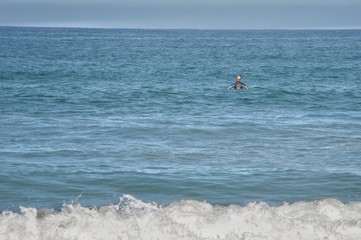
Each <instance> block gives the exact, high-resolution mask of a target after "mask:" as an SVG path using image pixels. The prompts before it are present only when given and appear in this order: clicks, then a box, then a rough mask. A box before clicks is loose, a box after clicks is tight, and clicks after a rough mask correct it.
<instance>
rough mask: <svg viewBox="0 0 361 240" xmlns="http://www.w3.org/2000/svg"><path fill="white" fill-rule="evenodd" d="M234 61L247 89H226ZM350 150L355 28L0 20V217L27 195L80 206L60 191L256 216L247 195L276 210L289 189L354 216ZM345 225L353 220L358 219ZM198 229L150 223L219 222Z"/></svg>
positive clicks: (90, 200)
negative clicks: (90, 25) (17, 23)
mask: <svg viewBox="0 0 361 240" xmlns="http://www.w3.org/2000/svg"><path fill="white" fill-rule="evenodd" d="M236 74H242V76H243V81H244V82H245V83H246V84H247V85H248V87H249V89H247V90H241V91H235V90H227V88H228V86H229V85H231V84H232V83H233V82H234V77H235V76H236ZM360 156H361V31H360V30H343V31H336V30H332V31H316V30H315V31H201V30H124V29H123V30H121V29H118V30H116V29H109V30H105V29H103V30H102V29H62V28H59V29H56V28H4V27H2V28H0V163H1V170H0V213H1V212H2V211H4V213H3V214H2V215H0V216H1V218H0V222H2V223H3V224H8V225H14V224H15V223H13V222H11V223H10V218H11V217H10V215H11V216H16V217H18V218H21V217H23V218H24V216H26V215H27V214H29V211H30V212H31V211H33V210H32V209H33V208H34V209H35V210H34V211H39V209H56V211H58V210H59V209H62V214H65V213H64V211H65V212H66V211H70V210H69V209H68V210H64V209H65V208H72V209H73V208H76V207H77V205H73V204H70V203H71V202H72V201H73V202H74V201H75V202H77V203H79V204H80V205H79V206H78V208H79V209H81V210H82V211H95V210H90V209H88V208H86V207H90V206H97V207H98V208H100V207H109V208H110V207H115V206H116V207H117V209H116V210H114V211H116V212H119V211H120V212H122V211H123V210H122V211H121V210H119V206H123V205H124V204H125V205H127V206H128V205H129V202H132V204H135V203H137V204H138V205H137V206H139V204H140V205H142V204H144V206H145V205H146V204H147V202H154V204H151V206H150V207H149V206H148V205H146V206H147V207H144V206H143V205H142V206H143V207H141V209H144V208H146V209H148V208H149V209H153V207H154V208H157V211H162V214H165V215H166V216H167V217H169V215H167V214H166V213H164V211H166V210H169V209H170V208H171V207H175V208H177V209H178V208H181V207H183V205H184V204H185V205H187V204H188V205H187V206H188V208H187V207H185V208H186V209H188V210H189V208H190V206H191V207H194V208H195V209H201V208H202V207H204V208H206V209H209V208H212V209H213V210H212V211H213V212H214V211H216V210H215V209H214V208H222V211H224V212H222V213H223V214H225V215H227V213H226V212H227V211H231V209H230V208H232V207H236V208H238V209H240V211H245V209H248V210H249V211H250V214H255V216H258V217H260V218H261V219H263V218H264V214H258V212H259V211H260V210H257V209H256V210H254V209H249V208H252V206H253V207H257V208H261V209H262V208H263V207H265V208H267V211H270V212H272V213H273V212H274V211H276V210H277V211H280V212H282V214H285V215H287V214H289V212H290V211H293V210H292V209H291V210H290V209H287V210H284V209H283V208H285V205H284V202H286V203H290V204H293V205H290V206H292V207H293V208H294V209H296V210H297V211H299V212H302V213H303V214H306V213H307V211H306V210H305V209H303V208H300V207H298V205H300V206H303V207H304V206H305V205H304V204H306V208H307V206H308V207H309V208H310V209H313V213H314V214H315V215H316V216H317V217H319V218H322V216H323V215H322V214H323V213H324V212H327V211H323V210H322V209H321V210H319V208H317V206H319V205H317V204H321V205H322V204H323V205H322V206H325V207H326V209H331V208H332V209H337V210H338V211H340V212H343V213H345V214H346V215H347V216H346V218H347V219H351V220H355V219H356V220H357V219H361V157H360ZM124 194H127V195H125V197H122V196H123V195H124ZM119 198H121V200H119ZM181 200H186V201H185V202H184V201H181ZM204 201H205V202H207V203H205V202H204ZM302 201H306V203H303V205H302ZM252 202H257V203H252ZM118 203H119V204H118ZM208 203H210V204H211V205H206V204H208ZM63 204H65V205H64V206H63ZM114 204H115V205H114ZM163 204H165V205H166V206H167V207H159V206H158V205H163ZM202 204H203V205H202ZM230 204H231V205H230ZM233 204H235V205H233ZM252 204H255V205H252ZM135 205H136V204H135ZM198 205H202V206H201V207H200V206H198ZM204 205H206V206H204ZM20 206H22V207H25V210H24V208H22V212H23V213H22V214H20V215H18V213H17V212H19V211H20V208H19V207H20ZM62 206H63V207H62ZM132 206H133V205H132ZM222 206H223V207H222ZM287 206H288V205H287ZM133 207H134V206H133ZM346 208H347V211H349V212H350V214H347V211H346V210H345V209H346ZM79 209H78V210H79ZM122 209H123V208H122ZM127 209H128V210H129V207H128V208H127ZM137 209H138V208H137ZM149 209H148V210H149ZM270 209H271V210H270ZM274 209H276V210H274ZM317 209H318V210H319V211H318V210H317ZM8 210H9V211H8ZM128 210H127V211H126V212H127V214H128V215H132V211H130V210H129V211H130V213H129V211H128ZM138 210H139V209H138ZM148 210H147V211H148ZM178 210H179V209H178ZM233 210H234V209H233ZM248 210H247V211H248ZM296 210H294V211H296ZM49 211H50V210H49ZM72 211H74V209H73V210H72ZM72 211H70V212H71V213H72V214H74V212H72ZM149 211H150V210H149ZM184 211H185V210H184V209H183V210H182V211H181V210H179V211H178V213H183V212H184ZM236 212H237V211H236ZM331 212H332V211H331ZM100 213H102V212H101V211H98V210H97V211H96V212H95V213H94V214H100ZM318 213H319V214H318ZM9 214H10V215H9ZM59 214H60V213H58V215H56V216H57V217H59V218H61V219H62V220H64V219H63V218H62V217H60V216H59ZM82 214H85V213H81V214H80V213H78V215H76V214H75V215H76V216H78V217H79V216H83V215H82ZM127 214H126V215H127ZM143 214H145V213H143ZM234 214H235V213H234ZM257 214H258V215H257ZM332 214H334V212H332ZM36 215H39V213H35V215H34V216H36ZM45 215H47V214H45ZM115 215H116V216H118V215H120V216H121V217H124V212H122V213H121V214H119V213H117V214H115ZM115 215H112V216H113V217H114V216H115ZM128 215H127V216H128ZM133 215H136V216H138V215H137V214H135V213H134V214H133ZM133 215H132V216H133ZM145 215H146V214H145ZM291 215H292V216H295V215H294V214H291ZM147 216H148V215H147ZM172 216H173V215H172ZM194 216H196V217H199V216H201V213H199V212H195V213H194ZM230 216H231V215H229V217H230ZM232 216H233V215H232ZM234 216H235V217H236V216H240V215H234ZM278 216H279V215H278ZM332 216H334V215H332ZM332 216H331V217H329V218H330V219H331V220H333V218H332ZM38 217H39V216H38ZM218 217H219V215H217V217H214V218H216V219H219V218H218ZM21 219H22V218H21ZM26 219H28V218H25V220H24V219H23V221H25V222H26V221H27V220H26ZM107 219H108V220H109V217H107ZM175 219H178V220H179V219H182V218H181V217H175ZM270 219H274V216H273V217H270ZM301 219H303V220H304V219H307V217H305V218H302V217H301ZM322 219H323V218H322ZM283 220H285V218H283ZM343 220H344V219H343ZM351 220H350V221H351ZM14 221H15V220H14ZM54 221H55V220H54ZM114 221H115V222H114V226H113V227H116V226H117V225H116V224H117V223H123V225H124V221H123V222H122V221H120V220H119V221H118V220H114ZM287 221H288V220H287ZM295 221H296V220H295ZM322 221H323V220H322ZM358 221H359V220H358ZM15 222H16V223H18V224H22V223H21V221H20V220H16V221H15ZM173 222H174V221H173ZM188 222H192V221H188ZM296 222H297V221H296ZM343 223H344V221H343ZM350 224H351V225H350V226H349V225H347V226H348V227H350V228H351V229H356V230H357V231H359V232H356V233H357V234H358V233H360V234H361V230H360V225H359V223H357V222H356V223H355V222H354V223H353V224H354V225H352V223H350ZM123 225H122V226H123ZM226 225H227V223H226V224H225V225H224V226H223V228H219V229H222V231H223V230H224V231H225V232H226V230H225V229H226V228H225V226H226ZM229 226H230V225H229ZM292 226H294V225H292ZM318 226H322V224H321V223H320V224H319V225H318ZM158 227H159V226H158ZM278 227H279V228H284V229H288V227H287V226H286V225H282V226H278ZM45 228H46V227H45ZM138 228H139V229H143V230H144V229H148V227H144V228H142V227H141V226H140V225H138ZM153 228H155V229H157V227H156V226H155V227H154V226H153ZM345 228H346V226H345ZM19 229H20V228H19ZM175 229H176V230H175V232H177V233H178V234H179V233H183V232H182V231H181V229H180V228H177V227H176V228H175ZM198 229H200V228H198ZM315 229H316V228H315ZM87 230H88V232H89V231H90V229H87ZM148 230H149V229H148ZM158 230H159V228H158ZM356 230H352V231H351V230H350V232H351V233H354V232H355V231H356ZM9 231H10V230H9V228H5V227H3V228H1V227H0V236H2V234H3V236H5V237H6V238H5V239H15V238H12V237H11V236H12V235H11V234H10V233H9ZM39 231H40V230H39ZM124 231H126V230H124ZM149 231H150V230H149ZM222 231H221V232H222ZM299 231H300V230H299ZM315 231H317V229H316V230H315ZM17 232H18V233H19V232H21V231H17ZM40 232H41V231H40ZM85 232H87V231H85ZM108 232H109V231H108ZM128 232H129V229H128ZM130 232H131V231H130ZM158 232H159V231H158ZM201 232H202V234H203V235H202V234H198V235H197V234H196V233H194V232H193V235H189V234H188V233H184V234H183V235H177V236H168V235H167V236H166V237H164V236H163V235H162V236H160V235H157V237H150V238H151V239H156V238H159V239H167V238H168V239H170V238H173V239H183V238H181V236H185V238H184V239H192V237H194V239H204V238H205V239H208V238H211V237H214V236H216V235H209V236H208V235H205V234H206V233H207V234H208V233H210V234H211V231H209V229H208V230H207V229H206V230H204V231H203V230H202V231H201ZM249 232H252V231H251V230H249ZM36 233H38V232H35V233H34V236H37V235H36ZM41 233H42V234H40V236H43V237H44V236H45V235H44V233H43V232H41ZM232 233H234V234H235V236H236V237H235V239H256V236H266V235H267V234H266V233H265V235H262V234H261V235H252V236H253V237H254V238H252V237H250V238H246V237H245V235H241V233H239V234H238V235H237V233H236V232H235V231H233V232H232ZM273 233H275V234H276V233H277V231H273ZM317 233H318V234H319V235H317V236H319V237H320V238H321V236H323V235H322V234H321V233H320V231H318V232H317ZM24 234H25V233H24ZM49 234H50V235H51V234H53V232H52V233H49ZM89 234H90V233H89ZM93 234H94V233H93ZM119 234H120V233H119V232H118V235H117V236H118V237H119V236H120V235H119ZM217 234H220V235H219V236H220V237H222V236H223V235H222V234H223V233H220V232H217ZM242 234H244V232H242ZM339 234H341V235H340V236H346V237H344V238H337V237H336V239H356V238H351V237H352V236H351V235H350V236H351V237H350V238H347V236H349V235H346V233H339ZM327 235H328V236H329V233H327V232H326V233H325V236H327ZM51 236H53V235H51ZM64 236H65V235H64ZM67 236H70V235H67ZM89 236H93V235H89ZM102 236H103V237H104V235H102ZM137 236H138V237H137ZM142 236H143V235H141V234H140V233H139V232H138V235H136V236H135V237H134V236H133V235H131V234H128V235H127V237H128V238H129V239H136V238H139V239H145V238H142ZM145 236H148V237H149V236H152V235H145ZM224 236H225V239H227V238H228V239H231V238H229V236H230V235H227V234H226V233H225V234H224ZM227 236H228V237H227ZM247 236H248V235H247ZM280 236H281V235H275V238H278V239H283V238H282V237H285V236H283V235H282V237H280ZM292 236H293V235H289V236H288V237H289V238H288V239H307V238H303V237H305V236H308V235H301V237H300V238H297V237H292ZM309 236H316V235H312V234H310V235H309ZM335 236H336V235H335ZM337 236H339V235H337ZM127 237H125V236H122V237H120V238H121V239H128V238H127ZM242 237H243V238H242ZM49 238H50V237H49ZM34 239H37V238H34ZM43 239H47V238H46V237H44V238H43ZM59 239H63V238H59ZM64 239H69V238H66V237H64ZM79 239H80V238H79ZM84 239H86V237H85V238H84ZM108 239H111V238H110V237H109V238H108ZM266 239H268V238H266ZM270 239H273V238H270ZM284 239H287V238H284ZM308 239H310V238H308ZM315 239H318V238H317V237H316V238H315Z"/></svg>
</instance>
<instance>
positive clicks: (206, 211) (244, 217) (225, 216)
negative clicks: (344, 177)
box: [0, 195, 361, 240]
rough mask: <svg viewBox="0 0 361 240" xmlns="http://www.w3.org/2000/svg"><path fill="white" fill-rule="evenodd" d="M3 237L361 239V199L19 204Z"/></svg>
mask: <svg viewBox="0 0 361 240" xmlns="http://www.w3.org/2000/svg"><path fill="white" fill-rule="evenodd" d="M0 239H4V240H13V239H27V240H35V239H36V240H38V239H41V240H42V239H44V240H45V239H52V240H58V239H59V240H60V239H61V240H63V239H79V240H80V239H81V240H83V239H84V240H88V239H107V240H112V239H132V240H134V239H147V240H149V239H167V240H169V239H187V240H189V239H227V240H229V239H277V240H280V239H285V240H286V239H287V240H290V239H307V240H309V239H322V240H326V239H329V240H331V239H352V240H357V239H361V203H360V202H357V203H348V204H345V203H342V202H340V201H338V200H335V199H324V200H319V201H313V202H296V203H293V204H287V203H285V204H283V205H282V206H269V205H268V204H267V203H264V202H259V203H249V204H247V205H245V206H240V205H227V206H223V205H211V204H209V203H207V202H200V201H193V200H183V201H177V202H173V203H171V204H169V205H166V206H160V205H157V204H156V203H144V202H142V201H141V200H139V199H136V198H135V197H133V196H130V195H124V196H123V197H122V198H121V199H120V202H119V204H117V205H108V206H103V207H99V208H97V207H93V208H88V207H83V206H81V205H80V204H77V203H73V204H65V205H64V206H63V207H62V209H61V210H60V211H55V210H52V209H45V210H44V209H43V210H42V209H35V208H24V207H21V212H18V213H16V212H12V211H4V212H2V213H1V215H0Z"/></svg>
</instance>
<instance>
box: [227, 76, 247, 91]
mask: <svg viewBox="0 0 361 240" xmlns="http://www.w3.org/2000/svg"><path fill="white" fill-rule="evenodd" d="M241 79H242V78H241V75H237V77H236V82H235V83H234V84H232V85H231V86H229V88H228V89H243V88H245V89H247V88H248V87H247V85H246V84H245V83H243V82H241Z"/></svg>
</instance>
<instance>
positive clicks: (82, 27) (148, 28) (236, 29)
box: [0, 25, 361, 31]
mask: <svg viewBox="0 0 361 240" xmlns="http://www.w3.org/2000/svg"><path fill="white" fill-rule="evenodd" d="M0 28H58V29H61V28H63V29H65V28H67V29H104V30H194V31H282V30H284V31H312V30H315V31H317V30H318V31H342V30H345V31H348V30H361V27H336V28H332V27H319V28H318V27H315V28H306V27H305V28H276V27H275V28H180V27H175V28H162V27H158V28H157V27H86V26H36V25H24V26H20V25H0Z"/></svg>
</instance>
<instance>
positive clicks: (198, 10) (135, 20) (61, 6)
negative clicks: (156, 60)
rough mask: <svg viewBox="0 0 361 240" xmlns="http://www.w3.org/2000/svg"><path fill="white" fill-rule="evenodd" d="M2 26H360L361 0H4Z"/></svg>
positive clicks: (0, 11)
mask: <svg viewBox="0 0 361 240" xmlns="http://www.w3.org/2000/svg"><path fill="white" fill-rule="evenodd" d="M0 26H39V27H89V28H92V27H94V28H153V29H154V28H156V29H351V28H353V29H355V28H356V29H361V0H299V1H296V0H0Z"/></svg>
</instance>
